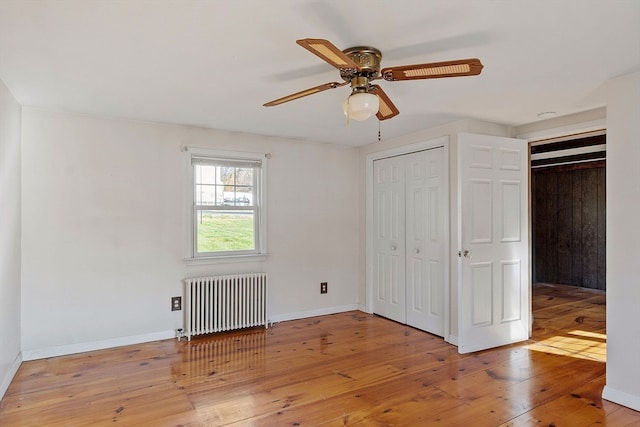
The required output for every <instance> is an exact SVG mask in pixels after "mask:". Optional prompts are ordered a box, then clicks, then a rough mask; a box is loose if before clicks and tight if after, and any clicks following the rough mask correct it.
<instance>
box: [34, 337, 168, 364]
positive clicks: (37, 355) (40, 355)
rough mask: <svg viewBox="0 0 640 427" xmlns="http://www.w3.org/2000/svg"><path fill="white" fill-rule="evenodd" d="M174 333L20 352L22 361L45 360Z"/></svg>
mask: <svg viewBox="0 0 640 427" xmlns="http://www.w3.org/2000/svg"><path fill="white" fill-rule="evenodd" d="M175 337H176V331H174V330H169V331H162V332H152V333H150V334H142V335H131V336H128V337H120V338H110V339H106V340H100V341H90V342H81V343H75V344H66V345H58V346H53V347H45V348H38V349H31V350H22V358H23V360H24V361H28V360H37V359H45V358H47V357H56V356H66V355H69V354H76V353H84V352H86V351H94V350H104V349H107V348H114V347H122V346H125V345H131V344H142V343H145V342H151V341H160V340H166V339H169V338H175Z"/></svg>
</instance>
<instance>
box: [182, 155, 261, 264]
mask: <svg viewBox="0 0 640 427" xmlns="http://www.w3.org/2000/svg"><path fill="white" fill-rule="evenodd" d="M184 151H185V153H184V154H185V156H184V163H185V177H186V179H185V181H186V197H185V199H186V210H185V219H186V221H185V223H186V229H185V235H186V249H185V261H186V262H187V264H213V263H223V262H251V261H264V260H266V257H267V209H266V206H267V204H266V200H267V199H266V189H267V185H266V180H267V160H268V156H267V155H266V154H264V153H249V152H241V151H226V150H215V149H207V148H193V147H189V148H185V150H184ZM196 157H197V158H201V159H202V158H205V159H206V158H211V160H212V161H215V160H226V161H229V162H243V161H244V162H247V161H249V162H260V167H259V168H257V169H256V170H257V171H259V172H258V174H257V176H256V179H255V190H254V191H255V192H256V194H255V199H256V200H255V205H256V206H257V212H256V215H255V243H256V248H255V249H254V250H251V251H227V252H208V253H198V251H197V248H196V233H197V229H196V211H197V209H196V205H195V203H196V200H195V173H194V170H195V169H194V165H193V161H192V159H193V158H196Z"/></svg>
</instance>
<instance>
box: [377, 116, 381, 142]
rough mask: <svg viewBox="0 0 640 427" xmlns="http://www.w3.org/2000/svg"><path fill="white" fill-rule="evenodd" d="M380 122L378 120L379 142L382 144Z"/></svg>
mask: <svg viewBox="0 0 640 427" xmlns="http://www.w3.org/2000/svg"><path fill="white" fill-rule="evenodd" d="M380 140H381V138H380V120H378V142H380Z"/></svg>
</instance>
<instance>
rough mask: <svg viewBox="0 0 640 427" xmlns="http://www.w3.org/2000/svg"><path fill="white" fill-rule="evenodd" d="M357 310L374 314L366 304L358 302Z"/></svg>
mask: <svg viewBox="0 0 640 427" xmlns="http://www.w3.org/2000/svg"><path fill="white" fill-rule="evenodd" d="M357 307H358V308H357V310H360V311H361V312H363V313H368V314H373V311H370V310H369V309H368V308H367V306H366V304H357Z"/></svg>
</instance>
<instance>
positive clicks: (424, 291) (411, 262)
mask: <svg viewBox="0 0 640 427" xmlns="http://www.w3.org/2000/svg"><path fill="white" fill-rule="evenodd" d="M443 162H444V149H443V148H442V147H438V148H434V149H430V150H424V151H419V152H416V153H411V154H405V155H401V156H395V157H389V158H384V159H379V160H375V161H374V166H373V170H374V184H373V198H374V199H373V229H374V236H373V237H374V238H373V251H374V256H373V289H374V296H373V311H374V313H376V314H380V315H381V316H384V317H388V318H389V319H392V320H395V321H397V322H400V323H404V324H408V325H410V326H414V327H416V328H419V329H422V330H425V331H427V332H430V333H433V334H436V335H440V336H443V334H444V316H445V314H446V312H445V306H444V277H445V271H444V251H445V245H444V239H445V233H444V231H445V230H444V225H445V223H444V212H445V211H444V209H445V206H444V204H443V201H444V190H443V189H444V179H445V177H444V176H443V170H444V168H443Z"/></svg>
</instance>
